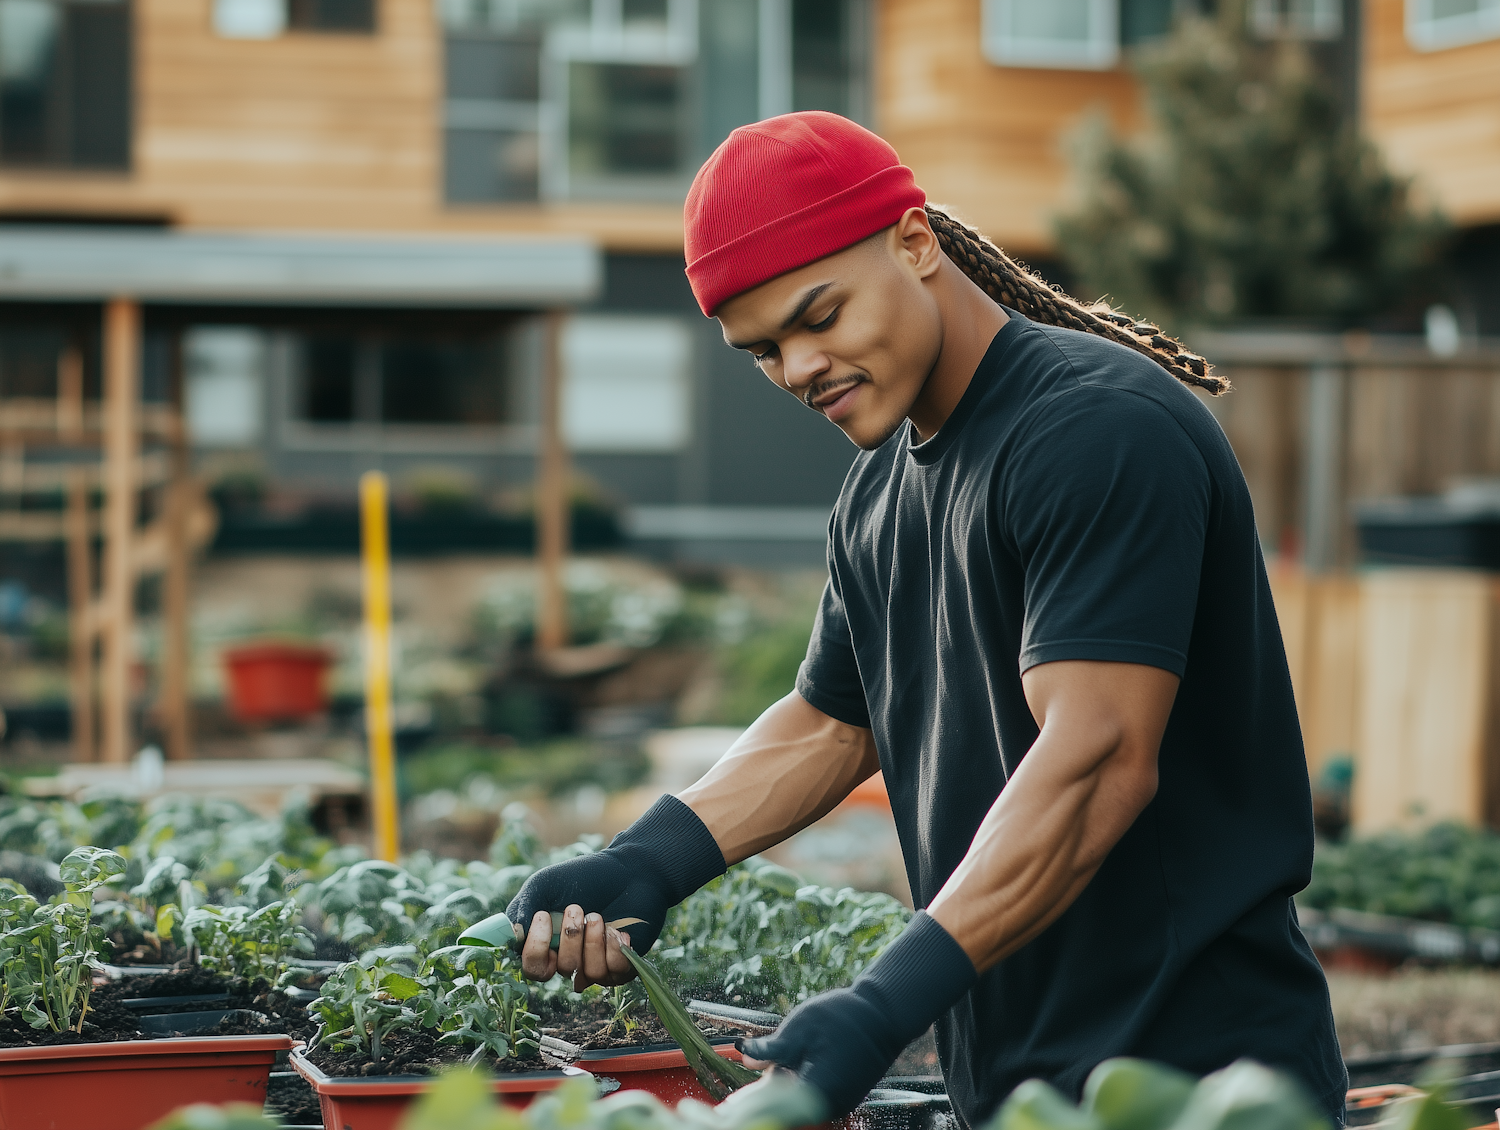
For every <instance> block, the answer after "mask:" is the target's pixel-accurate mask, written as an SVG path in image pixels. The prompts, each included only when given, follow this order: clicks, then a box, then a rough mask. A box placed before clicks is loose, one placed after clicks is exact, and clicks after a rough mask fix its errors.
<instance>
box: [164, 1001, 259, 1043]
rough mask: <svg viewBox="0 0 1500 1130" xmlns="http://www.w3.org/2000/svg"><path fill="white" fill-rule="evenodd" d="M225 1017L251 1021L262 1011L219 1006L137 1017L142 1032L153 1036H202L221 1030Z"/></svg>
mask: <svg viewBox="0 0 1500 1130" xmlns="http://www.w3.org/2000/svg"><path fill="white" fill-rule="evenodd" d="M225 1017H232V1018H233V1019H235V1020H240V1021H245V1022H247V1023H248V1022H249V1021H250V1018H251V1017H255V1018H257V1019H259V1018H260V1013H258V1012H255V1011H254V1010H252V1009H248V1008H218V1009H207V1010H203V1011H200V1012H159V1013H156V1014H154V1015H143V1016H138V1017H136V1023H137V1024H139V1025H140V1029H141V1031H142V1032H147V1033H149V1034H151V1035H153V1036H162V1035H172V1036H202V1035H206V1034H209V1033H213V1032H217V1031H218V1030H219V1021H221V1020H223V1019H224V1018H225Z"/></svg>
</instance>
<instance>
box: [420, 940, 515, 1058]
mask: <svg viewBox="0 0 1500 1130" xmlns="http://www.w3.org/2000/svg"><path fill="white" fill-rule="evenodd" d="M426 971H427V974H428V976H429V978H430V983H431V985H432V987H433V989H434V991H435V992H436V993H437V995H438V1001H439V1004H438V1015H439V1019H438V1024H437V1027H438V1028H440V1029H441V1030H442V1033H443V1034H442V1036H441V1037H440V1039H442V1040H444V1041H447V1042H451V1043H461V1044H472V1045H473V1046H474V1051H473V1054H472V1055H471V1056H470V1057H469V1062H470V1063H478V1062H479V1060H480V1059H481V1058H482V1057H483V1056H484V1053H485V1052H490V1053H491V1054H492V1055H494V1056H495V1058H496V1059H504V1058H505V1057H506V1056H508V1055H514V1056H517V1057H520V1058H524V1057H525V1056H527V1055H530V1054H534V1053H535V1052H538V1051H540V1050H541V1037H540V1030H539V1028H538V1027H537V1026H538V1025H539V1024H540V1023H541V1018H540V1017H539V1016H537V1015H536V1014H535V1013H533V1012H532V1011H531V1007H530V989H529V987H528V986H527V984H526V982H525V981H524V980H522V979H521V978H520V977H519V976H518V975H517V973H516V971H515V970H513V969H509V968H507V965H506V957H505V953H504V951H503V950H497V949H491V948H489V947H485V946H449V947H447V948H446V949H441V950H438V951H437V952H436V953H433V954H431V955H429V956H428V958H427V967H426Z"/></svg>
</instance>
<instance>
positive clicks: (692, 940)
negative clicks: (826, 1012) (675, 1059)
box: [654, 858, 912, 1012]
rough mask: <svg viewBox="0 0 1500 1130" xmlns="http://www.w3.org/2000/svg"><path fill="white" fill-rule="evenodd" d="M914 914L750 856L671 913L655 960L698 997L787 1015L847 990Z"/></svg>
mask: <svg viewBox="0 0 1500 1130" xmlns="http://www.w3.org/2000/svg"><path fill="white" fill-rule="evenodd" d="M911 913H912V912H911V911H910V910H908V909H906V907H904V906H902V905H901V904H900V903H899V902H897V901H896V900H895V899H893V898H891V897H890V896H889V895H882V894H871V893H868V892H864V891H855V890H851V889H849V888H844V889H843V890H837V891H835V890H830V889H829V888H827V887H818V886H815V885H808V884H804V883H803V881H802V879H801V878H800V877H799V876H798V875H796V874H795V873H794V872H792V871H788V870H787V869H786V868H784V867H778V866H776V865H775V864H772V863H767V862H766V861H764V860H761V859H756V858H752V859H749V860H746V861H745V862H744V863H742V864H738V865H736V866H734V867H731V868H730V869H729V871H728V873H727V874H725V875H724V876H722V877H721V878H719V879H715V880H714V881H713V882H712V883H709V884H708V885H707V886H706V887H704V888H703V889H702V890H700V891H698V892H696V893H695V894H692V895H690V896H689V897H688V898H687V899H686V900H685V901H684V902H683V903H682V905H681V906H679V907H677V908H676V909H675V910H673V911H672V913H671V914H669V915H668V917H667V921H666V925H665V927H664V929H663V930H662V934H661V940H660V942H659V943H658V946H657V949H656V950H655V951H654V953H655V960H656V962H657V964H658V965H660V966H661V967H662V969H663V970H664V972H666V973H667V975H668V976H669V977H671V978H672V979H673V980H674V981H675V982H676V983H678V984H679V985H682V986H686V987H687V988H689V989H691V990H692V991H695V992H697V991H704V990H706V989H709V988H717V989H722V990H723V991H724V992H726V993H728V994H729V995H730V996H735V995H739V996H743V997H746V998H750V999H754V1000H756V1001H764V1002H766V1003H768V1004H770V1005H772V1006H774V1007H775V1008H777V1009H778V1010H780V1011H783V1012H785V1011H787V1010H788V1009H789V1008H790V1007H791V1006H792V1005H794V1004H796V1003H797V1002H799V1001H803V1000H806V999H807V998H808V997H810V996H813V995H815V994H817V993H821V992H824V991H825V990H827V989H835V988H840V987H842V986H845V985H848V984H850V983H851V982H852V981H853V980H854V978H855V977H857V976H859V974H860V973H861V972H863V970H864V969H865V967H866V966H868V965H869V964H870V962H871V961H873V960H874V959H875V958H876V957H878V956H879V954H880V952H881V950H883V949H884V948H885V947H886V946H887V945H888V944H890V943H891V942H892V941H894V940H895V939H896V937H897V936H898V935H899V934H900V933H901V931H902V930H904V929H905V928H906V923H907V922H908V921H909V920H910V918H911Z"/></svg>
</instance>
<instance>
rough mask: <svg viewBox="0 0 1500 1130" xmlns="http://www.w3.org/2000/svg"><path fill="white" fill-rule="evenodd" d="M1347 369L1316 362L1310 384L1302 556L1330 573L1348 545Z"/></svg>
mask: <svg viewBox="0 0 1500 1130" xmlns="http://www.w3.org/2000/svg"><path fill="white" fill-rule="evenodd" d="M1344 383H1345V376H1344V370H1343V368H1342V367H1340V366H1338V365H1315V366H1313V368H1312V369H1311V371H1310V372H1309V373H1308V388H1307V503H1306V507H1307V508H1306V512H1305V519H1306V524H1305V527H1304V534H1303V541H1302V545H1303V560H1304V562H1305V563H1306V566H1307V571H1308V572H1309V573H1326V572H1328V570H1330V569H1332V568H1333V567H1334V566H1335V565H1337V564H1338V561H1339V557H1340V555H1341V551H1342V549H1343V545H1342V542H1343V537H1342V535H1343V529H1344V522H1345V520H1346V519H1345V515H1344V507H1343V479H1344V475H1343V469H1344V418H1345V409H1344Z"/></svg>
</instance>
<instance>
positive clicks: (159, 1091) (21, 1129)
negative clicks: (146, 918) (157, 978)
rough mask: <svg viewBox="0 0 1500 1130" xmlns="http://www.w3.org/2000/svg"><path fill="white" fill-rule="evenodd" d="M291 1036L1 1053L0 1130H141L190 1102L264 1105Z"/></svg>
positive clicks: (132, 1042)
mask: <svg viewBox="0 0 1500 1130" xmlns="http://www.w3.org/2000/svg"><path fill="white" fill-rule="evenodd" d="M291 1046H292V1038H291V1037H290V1036H191V1037H186V1038H183V1039H177V1040H125V1041H121V1042H120V1043H114V1044H60V1045H55V1046H52V1047H31V1048H5V1049H3V1050H0V1130H143V1128H144V1127H147V1126H150V1125H151V1124H152V1123H153V1122H156V1121H158V1120H160V1119H162V1118H164V1117H166V1115H168V1114H170V1113H171V1112H172V1111H174V1110H176V1109H177V1108H178V1107H180V1106H185V1105H187V1104H188V1103H235V1102H239V1103H254V1104H255V1105H256V1106H259V1105H261V1104H262V1103H264V1102H265V1101H266V1083H267V1081H268V1080H269V1079H270V1076H271V1065H272V1064H273V1063H275V1062H276V1053H277V1052H284V1051H286V1050H287V1049H288V1048H290V1047H291Z"/></svg>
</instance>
